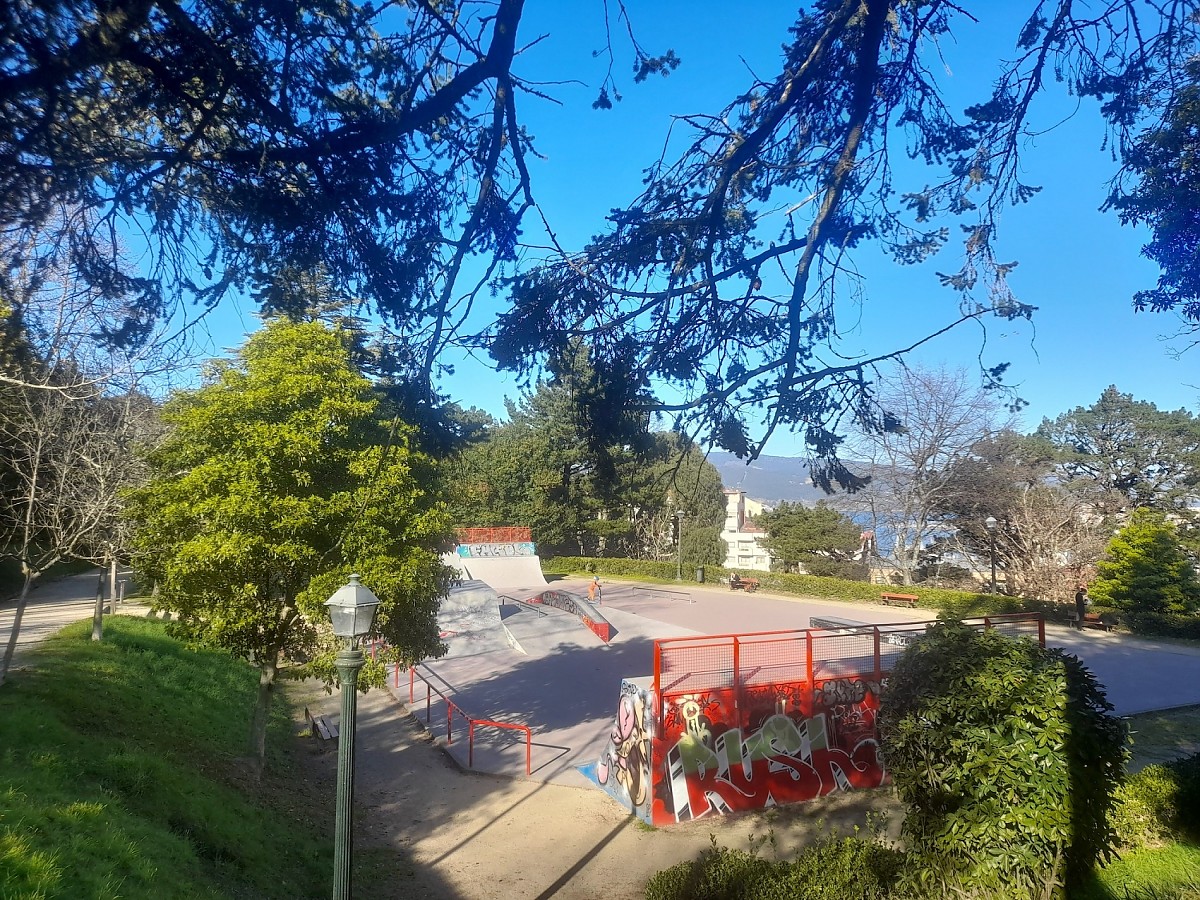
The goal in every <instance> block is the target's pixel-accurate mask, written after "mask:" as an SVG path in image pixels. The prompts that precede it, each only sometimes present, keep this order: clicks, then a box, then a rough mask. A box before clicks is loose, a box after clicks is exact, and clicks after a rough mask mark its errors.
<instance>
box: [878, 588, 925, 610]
mask: <svg viewBox="0 0 1200 900" xmlns="http://www.w3.org/2000/svg"><path fill="white" fill-rule="evenodd" d="M879 599H880V600H881V601H883V605H884V606H891V605H892V604H893V603H894V604H896V605H897V606H907V607H908V608H909V609H912V608H913V607H914V606H916V605H917V600H918V599H919V598H918V597H917V595H916V594H895V593H892V592H891V591H884V592H883V593H882V594H880V595H879Z"/></svg>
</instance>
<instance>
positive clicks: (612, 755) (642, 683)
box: [595, 678, 655, 822]
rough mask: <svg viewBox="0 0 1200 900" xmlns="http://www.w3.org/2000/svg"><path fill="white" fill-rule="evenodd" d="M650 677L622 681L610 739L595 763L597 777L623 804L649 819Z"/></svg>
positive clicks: (651, 700)
mask: <svg viewBox="0 0 1200 900" xmlns="http://www.w3.org/2000/svg"><path fill="white" fill-rule="evenodd" d="M650 681H651V679H650V678H626V679H624V680H622V681H621V697H620V700H619V701H618V702H617V715H616V718H615V719H614V720H613V727H612V731H611V732H610V733H609V736H608V743H607V744H606V745H605V747H604V751H603V752H602V753H601V754H600V759H599V761H598V762H597V764H596V773H595V774H596V781H598V782H599V784H600V786H601V787H602V788H604V789H605V790H606V791H608V793H609V794H611V795H612V796H613V798H614V799H615V800H616V801H617V802H618V803H620V804H621V805H622V806H623V807H625V808H626V809H628V810H629V811H630V812H631V813H633V814H634V815H635V816H637V817H638V818H640V819H642V820H643V821H645V822H650V815H651V813H650V748H651V745H652V741H653V737H654V727H653V726H654V722H653V712H654V706H655V704H654V692H653V690H652V689H651V688H650Z"/></svg>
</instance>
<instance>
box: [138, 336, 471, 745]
mask: <svg viewBox="0 0 1200 900" xmlns="http://www.w3.org/2000/svg"><path fill="white" fill-rule="evenodd" d="M378 410H379V400H378V398H377V397H376V395H375V394H374V393H373V392H372V389H371V384H370V382H368V381H367V379H366V378H364V377H363V376H362V375H361V374H360V373H359V372H358V371H357V370H356V369H355V368H354V367H353V365H352V364H351V362H350V354H349V350H348V346H347V342H346V340H345V338H344V336H343V335H342V334H341V333H340V332H336V331H332V330H330V329H328V328H327V327H325V326H324V325H322V324H320V323H317V322H309V323H302V324H293V323H288V322H284V321H275V322H271V323H268V325H267V327H266V328H265V329H264V330H263V331H261V332H259V333H257V334H256V335H254V337H252V338H251V339H250V340H249V342H247V344H246V345H245V346H244V347H243V348H242V349H241V350H240V351H239V353H238V355H237V358H236V359H235V360H233V361H232V362H222V363H219V364H216V365H214V366H213V367H212V368H211V371H210V374H209V377H208V379H207V382H206V383H205V384H204V386H202V387H200V388H198V389H196V390H191V391H183V392H181V393H178V394H176V395H175V396H174V397H172V398H171V400H170V401H169V402H168V404H167V406H166V408H165V410H164V412H163V419H164V421H166V423H167V424H168V425H169V426H171V429H172V430H171V432H170V434H169V436H168V437H167V438H166V440H165V441H164V442H163V444H162V445H161V446H160V447H159V448H158V449H156V450H155V451H154V452H153V453H152V454H151V456H150V466H151V473H152V475H151V480H150V482H149V484H147V485H146V486H145V487H143V488H140V489H139V490H137V491H135V492H133V495H132V497H131V516H132V519H133V521H134V523H135V525H136V527H137V534H136V538H135V552H136V556H135V566H136V568H137V569H138V571H139V573H140V575H141V577H142V579H143V581H144V583H146V584H150V583H156V584H157V585H158V587H159V594H158V600H157V603H158V605H159V606H160V607H162V608H164V609H167V610H170V611H171V612H173V613H176V614H177V619H176V623H175V624H174V626H173V627H174V628H175V630H176V631H177V632H179V633H181V634H183V635H186V636H187V637H189V638H192V639H197V640H201V641H204V642H208V643H211V644H215V645H217V646H220V647H223V648H225V649H226V650H228V651H229V652H231V653H233V654H234V655H236V656H239V657H242V658H243V659H246V660H249V661H251V662H253V664H254V665H256V666H257V667H258V669H259V672H260V679H259V694H258V700H257V703H256V706H255V710H254V718H253V725H252V728H251V733H252V739H253V750H254V752H255V754H256V755H257V758H258V760H259V762H260V764H261V762H262V760H263V759H264V754H265V749H266V724H267V720H268V715H269V712H270V705H271V698H272V693H273V690H274V686H275V679H276V675H277V673H278V671H279V668H280V666H281V665H282V664H283V663H284V662H285V660H287V659H297V658H301V657H316V662H315V664H314V670H315V671H319V672H323V673H331V672H332V668H331V666H330V665H329V663H330V657H331V656H332V653H333V651H334V649H335V648H334V646H333V642H332V640H331V639H330V635H329V629H328V614H327V611H326V609H325V607H324V602H325V601H326V600H327V599H328V598H329V596H330V595H331V594H332V593H333V592H334V590H336V588H337V587H338V586H339V585H340V584H342V583H343V582H344V581H345V580H346V578H347V577H348V576H349V574H350V573H351V572H357V573H359V574H360V575H361V576H362V581H363V583H364V584H366V585H368V586H369V587H370V588H371V589H372V590H373V591H374V592H375V593H376V594H377V595H378V597H379V598H380V600H381V601H382V602H381V605H380V608H379V612H378V615H377V618H376V625H375V631H376V633H377V634H378V635H380V636H381V637H383V638H384V639H385V640H386V642H387V644H388V645H389V648H390V650H389V651H388V654H387V659H394V660H397V661H401V662H405V663H411V662H414V661H416V660H420V659H423V658H425V657H428V656H437V655H440V654H441V653H442V652H443V646H442V644H441V641H440V639H439V637H438V631H437V621H436V619H437V609H438V601H439V599H440V597H442V596H443V595H444V594H445V592H446V590H447V589H448V587H449V585H450V581H451V577H452V573H451V570H450V569H448V568H447V567H445V566H444V565H442V563H441V560H440V555H439V551H440V550H441V549H442V548H444V547H446V546H448V545H449V543H450V529H449V520H448V517H447V515H446V513H445V509H444V507H443V505H442V503H441V501H440V499H439V498H438V496H436V495H434V494H431V493H430V491H429V490H428V486H429V485H431V484H436V480H435V479H434V477H433V473H432V463H431V461H430V460H429V459H428V458H426V457H424V456H422V455H421V454H420V453H418V452H416V451H414V450H413V449H412V448H411V445H410V438H411V429H410V428H409V427H408V426H406V425H404V424H402V423H399V422H397V421H393V422H392V423H390V425H389V423H387V422H384V421H381V420H380V418H379V416H378ZM378 674H379V673H378V670H376V671H375V676H376V677H378ZM330 677H332V675H330Z"/></svg>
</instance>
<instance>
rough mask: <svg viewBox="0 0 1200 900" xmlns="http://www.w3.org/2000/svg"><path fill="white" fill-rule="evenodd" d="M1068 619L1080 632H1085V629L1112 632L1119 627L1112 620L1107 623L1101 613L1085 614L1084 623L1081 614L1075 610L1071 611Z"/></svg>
mask: <svg viewBox="0 0 1200 900" xmlns="http://www.w3.org/2000/svg"><path fill="white" fill-rule="evenodd" d="M1067 619H1069V620H1070V622H1071V623H1072V624H1073V625H1074V626H1075V627H1076V628H1078V629H1079V630H1080V631H1083V629H1085V628H1099V629H1102V630H1103V631H1112V630H1113V629H1114V628H1116V627H1117V623H1116V622H1114V621H1111V620H1110V621H1107V622H1106V621H1105V620H1104V617H1103V616H1101V615H1100V613H1084V614H1083V621H1082V622H1080V621H1079V614H1078V613H1077V612H1075V611H1074V610H1071V611H1070V612H1068V613H1067Z"/></svg>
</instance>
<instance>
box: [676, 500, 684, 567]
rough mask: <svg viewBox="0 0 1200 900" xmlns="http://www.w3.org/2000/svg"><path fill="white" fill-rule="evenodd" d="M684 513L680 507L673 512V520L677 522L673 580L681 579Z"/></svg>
mask: <svg viewBox="0 0 1200 900" xmlns="http://www.w3.org/2000/svg"><path fill="white" fill-rule="evenodd" d="M684 515H685V513H684V511H683V510H682V509H681V510H679V511H678V512H677V513H675V521H676V523H678V524H677V525H676V527H675V580H676V581H683V517H684Z"/></svg>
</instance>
